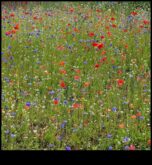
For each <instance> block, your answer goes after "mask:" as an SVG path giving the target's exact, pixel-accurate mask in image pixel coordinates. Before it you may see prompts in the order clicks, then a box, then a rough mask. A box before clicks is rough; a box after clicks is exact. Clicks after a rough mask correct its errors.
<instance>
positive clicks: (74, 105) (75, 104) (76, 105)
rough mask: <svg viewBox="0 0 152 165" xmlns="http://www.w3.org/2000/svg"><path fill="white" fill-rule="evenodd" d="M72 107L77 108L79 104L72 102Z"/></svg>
mask: <svg viewBox="0 0 152 165" xmlns="http://www.w3.org/2000/svg"><path fill="white" fill-rule="evenodd" d="M72 107H73V108H74V109H78V108H80V104H78V103H74V104H73V105H72Z"/></svg>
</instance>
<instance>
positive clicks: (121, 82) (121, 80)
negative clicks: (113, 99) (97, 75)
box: [117, 79, 124, 87]
mask: <svg viewBox="0 0 152 165" xmlns="http://www.w3.org/2000/svg"><path fill="white" fill-rule="evenodd" d="M117 84H118V86H119V87H121V86H123V84H124V80H123V79H119V80H118V81H117Z"/></svg>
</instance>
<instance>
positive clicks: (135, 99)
mask: <svg viewBox="0 0 152 165" xmlns="http://www.w3.org/2000/svg"><path fill="white" fill-rule="evenodd" d="M132 3H133V2H132ZM149 4H150V3H149V2H143V5H142V6H141V4H140V3H139V4H138V3H133V4H131V2H125V3H115V4H113V5H112V4H111V2H99V3H96V2H85V3H84V2H70V3H69V2H68V3H67V2H58V3H56V2H41V3H39V4H38V3H37V4H36V2H35V3H34V2H29V3H28V4H27V5H25V4H24V5H21V4H19V5H16V4H14V3H12V4H11V5H10V4H9V3H4V2H3V4H2V17H5V16H9V15H10V13H12V12H14V14H15V16H14V17H8V18H6V19H2V52H3V53H2V55H1V56H2V135H1V137H2V149H3V150H24V149H26V150H65V149H66V146H70V147H71V149H72V150H108V149H109V147H110V146H112V149H113V150H124V147H126V146H130V145H134V146H135V149H136V150H150V145H149V144H148V141H149V140H150V93H151V89H150V72H151V63H150V29H151V27H150V24H144V23H143V21H144V20H150V19H151V18H150V11H149ZM15 6H16V8H15V10H14V11H13V8H11V7H15ZM24 6H25V7H26V10H25V8H23V7H24ZM139 6H141V8H139V9H137V7H139ZM71 7H73V8H74V11H73V12H72V13H70V11H69V10H70V8H71ZM97 9H100V10H101V12H97V11H96V10H97ZM4 10H6V12H7V13H5V11H4ZM49 10H50V14H52V16H47V15H46V14H45V13H49ZM25 11H27V12H32V13H31V15H30V14H28V15H25V14H24V13H23V12H25ZM133 11H136V12H137V13H138V14H137V15H136V16H132V20H131V21H130V22H129V20H128V16H130V15H131V12H133ZM35 15H38V17H41V18H42V20H34V19H33V16H35ZM22 16H23V18H22ZM74 17H76V18H75V19H77V21H76V22H75V21H74ZM112 17H114V18H115V21H111V20H110V19H111V18H112ZM8 21H10V23H8ZM134 21H135V22H134ZM16 23H19V25H20V26H19V30H17V32H16V33H15V34H13V35H12V37H10V36H7V35H6V34H5V33H6V32H7V31H9V30H12V28H13V26H15V24H16ZM68 24H70V25H69V26H67V25H68ZM111 24H115V25H116V26H117V27H116V28H113V27H112V26H111ZM140 25H143V28H140ZM32 26H33V27H35V28H32ZM107 26H109V27H110V29H109V30H108V29H106V27H107ZM74 28H77V29H78V30H79V31H78V32H75V31H74ZM124 29H127V32H124V31H123V30H124ZM38 30H40V32H38ZM108 31H110V32H111V34H112V36H110V37H109V36H108V34H107V32H108ZM90 32H94V33H95V36H93V37H89V36H88V33H90ZM31 33H32V35H30V34H31ZM37 33H39V34H38V35H37ZM102 35H103V36H105V38H104V39H101V38H100V36H102ZM89 40H98V41H97V42H99V43H104V47H103V48H101V49H98V48H95V47H93V46H92V42H91V41H89ZM126 45H127V46H128V47H127V48H125V46H126ZM8 46H11V48H10V49H9V48H8ZM58 47H63V50H58ZM61 49H62V48H61ZM103 51H106V53H105V54H104V55H102V52H103ZM11 57H13V59H11ZM103 57H106V58H107V59H106V61H104V62H103V63H100V62H99V60H100V59H101V58H103ZM5 60H7V61H5ZM62 61H64V62H65V65H64V66H61V65H60V62H62ZM97 63H99V64H100V67H99V68H95V64H97ZM77 69H79V70H80V73H76V70H77ZM60 70H66V72H67V73H66V74H61V73H60ZM119 70H121V71H122V74H118V71H119ZM76 75H77V76H80V79H79V80H78V81H77V80H74V76H76ZM8 79H9V80H8ZM119 79H123V80H124V84H123V85H122V86H121V87H119V86H118V83H117V81H118V80H119ZM61 80H63V81H64V82H65V84H66V86H67V88H66V89H63V88H61V87H60V81H61ZM86 82H89V83H90V86H88V87H85V86H84V83H86ZM52 90H53V91H54V94H49V92H50V91H52ZM144 90H146V91H144ZM55 98H59V103H58V104H57V105H55V104H54V99H55ZM72 98H73V99H74V100H73V101H72ZM65 100H66V101H67V104H64V101H65ZM27 102H30V103H31V105H30V107H29V109H28V110H26V108H25V105H26V103H27ZM75 103H78V104H79V105H81V106H80V107H79V108H76V109H75V108H73V104H75ZM113 107H116V108H117V110H116V112H115V111H113ZM139 112H140V115H139V116H138V114H139ZM12 113H15V114H14V115H13V114H12ZM133 116H135V117H136V118H134V119H133ZM64 121H66V124H65V125H62V124H63V122H64ZM61 125H62V126H61ZM121 126H122V128H120V127H121ZM63 127H64V128H63ZM108 134H110V135H112V137H109V138H108V137H107V136H109V135H108ZM14 135H15V136H14ZM125 137H128V138H129V139H130V140H129V141H128V142H123V139H124V138H125ZM50 144H51V146H50Z"/></svg>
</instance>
